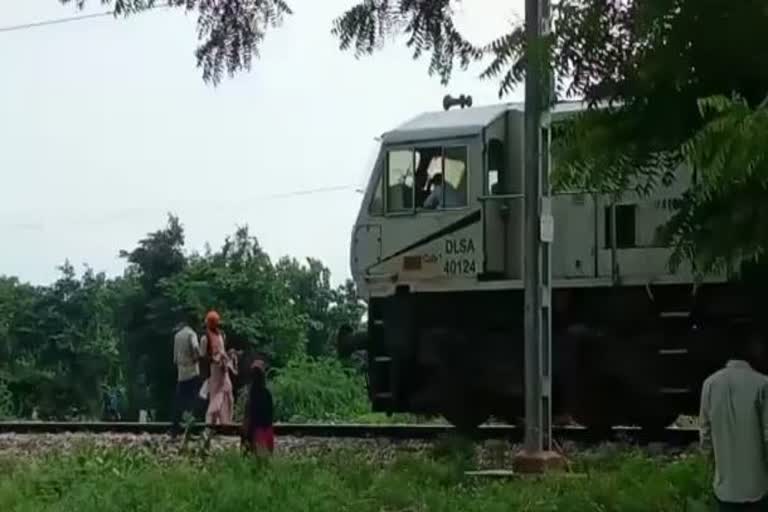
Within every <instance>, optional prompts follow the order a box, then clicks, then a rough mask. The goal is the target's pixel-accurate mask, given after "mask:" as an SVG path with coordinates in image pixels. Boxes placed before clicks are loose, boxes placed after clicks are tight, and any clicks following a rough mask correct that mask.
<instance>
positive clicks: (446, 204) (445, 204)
mask: <svg viewBox="0 0 768 512" xmlns="http://www.w3.org/2000/svg"><path fill="white" fill-rule="evenodd" d="M459 206H464V201H463V199H462V197H461V195H460V194H459V193H458V192H457V191H456V189H454V188H453V187H452V186H451V184H450V183H446V182H445V180H444V179H443V175H442V173H437V174H435V175H434V176H433V177H432V191H431V192H430V193H429V195H428V196H427V198H426V199H425V200H424V206H423V207H424V208H426V209H428V210H434V209H436V208H456V207H459Z"/></svg>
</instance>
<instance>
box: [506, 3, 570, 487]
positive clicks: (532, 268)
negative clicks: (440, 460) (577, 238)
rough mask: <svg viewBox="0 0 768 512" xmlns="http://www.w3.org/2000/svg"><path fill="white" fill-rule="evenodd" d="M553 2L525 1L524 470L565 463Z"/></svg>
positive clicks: (519, 465) (520, 459)
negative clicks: (554, 250) (556, 364)
mask: <svg viewBox="0 0 768 512" xmlns="http://www.w3.org/2000/svg"><path fill="white" fill-rule="evenodd" d="M551 10H552V9H551V4H550V0H526V2H525V31H526V45H527V52H528V59H527V63H526V75H525V141H524V142H525V238H524V244H525V268H524V271H525V277H524V283H525V446H524V449H523V451H522V452H521V453H520V454H519V455H518V456H517V458H516V459H515V469H516V470H517V471H521V472H542V471H545V470H548V469H553V468H557V467H560V466H562V464H563V462H564V461H563V459H562V457H560V456H558V455H557V454H555V453H554V452H552V448H551V447H552V400H551V398H552V386H551V382H552V374H551V373H552V364H551V362H552V350H551V349H552V340H551V337H552V327H551V326H552V312H551V307H550V305H551V297H552V291H551V264H550V248H551V244H552V240H553V237H554V223H553V219H552V208H551V202H550V186H549V167H550V165H549V162H550V147H549V146H550V144H549V142H550V136H549V105H550V104H551V96H548V95H551V94H553V91H552V90H551V88H550V86H551V84H552V83H553V81H552V72H551V70H550V66H549V60H548V59H547V58H545V56H544V52H543V38H545V37H546V36H547V35H549V33H550V30H551V24H552V20H551Z"/></svg>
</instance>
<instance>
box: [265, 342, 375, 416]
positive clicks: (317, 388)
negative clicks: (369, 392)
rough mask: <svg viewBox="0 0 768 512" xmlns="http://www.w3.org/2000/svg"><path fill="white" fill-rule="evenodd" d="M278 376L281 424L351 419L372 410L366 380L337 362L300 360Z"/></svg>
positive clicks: (277, 409)
mask: <svg viewBox="0 0 768 512" xmlns="http://www.w3.org/2000/svg"><path fill="white" fill-rule="evenodd" d="M275 373H276V375H275V377H274V378H273V381H272V392H273V395H274V400H275V416H276V419H277V420H278V421H308V420H316V421H334V420H350V419H353V418H355V417H357V416H360V415H363V414H366V413H367V412H368V411H369V410H370V406H369V404H368V398H367V396H366V394H365V388H366V385H365V380H364V379H363V377H361V376H360V375H358V374H356V373H355V372H353V371H352V370H350V369H348V368H345V367H344V366H342V364H341V363H340V362H339V361H337V360H335V359H330V358H309V357H302V358H297V359H294V360H292V361H291V362H289V363H288V365H287V366H285V367H284V368H281V369H280V370H279V371H277V372H275Z"/></svg>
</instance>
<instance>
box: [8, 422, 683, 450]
mask: <svg viewBox="0 0 768 512" xmlns="http://www.w3.org/2000/svg"><path fill="white" fill-rule="evenodd" d="M206 427H207V426H206V425H204V424H195V425H194V426H192V427H191V428H190V430H191V431H192V432H193V433H197V432H200V431H202V430H203V429H204V428H206ZM208 428H211V429H212V430H214V431H215V432H216V433H217V434H219V435H225V436H236V435H238V434H239V428H240V427H239V425H224V426H208ZM169 429H170V424H169V423H127V422H123V423H107V422H39V421H35V422H33V421H29V422H27V421H21V422H0V434H3V433H5V434H8V433H15V434H60V433H65V432H72V433H102V434H105V433H116V434H117V433H121V434H144V433H146V434H164V433H167V432H168V431H169ZM452 432H456V430H455V429H454V428H453V427H451V426H448V425H365V424H327V423H326V424H316V423H278V424H276V425H275V434H276V435H278V436H294V437H324V438H383V439H392V440H406V439H420V440H429V439H435V438H438V437H440V436H443V435H446V434H450V433H452ZM552 434H553V437H554V438H555V439H556V440H558V441H572V442H578V443H585V444H597V443H600V442H605V441H616V440H621V441H626V442H630V443H633V444H640V445H644V444H649V443H663V444H666V445H673V446H687V445H690V444H692V443H695V442H696V441H697V440H698V430H696V429H690V428H668V429H665V430H663V431H657V432H647V431H643V430H641V429H638V428H633V427H615V428H613V429H612V431H611V432H610V433H602V434H599V433H596V432H594V431H590V430H587V429H585V428H582V427H576V426H573V427H570V426H568V427H556V428H553V430H552ZM473 437H475V438H476V439H478V440H488V439H505V440H509V441H512V442H521V441H522V438H523V430H522V429H520V428H519V427H515V426H511V425H484V426H481V427H480V428H478V429H477V431H476V432H475V433H474V436H473Z"/></svg>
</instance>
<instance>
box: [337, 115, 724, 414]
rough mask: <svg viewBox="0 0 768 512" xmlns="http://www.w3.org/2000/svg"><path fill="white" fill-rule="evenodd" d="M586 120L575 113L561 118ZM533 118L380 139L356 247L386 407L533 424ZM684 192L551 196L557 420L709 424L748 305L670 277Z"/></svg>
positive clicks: (427, 123) (472, 120)
mask: <svg viewBox="0 0 768 512" xmlns="http://www.w3.org/2000/svg"><path fill="white" fill-rule="evenodd" d="M580 108H582V107H581V105H580V104H576V103H566V104H560V105H558V106H557V107H556V108H555V109H554V110H553V112H552V114H551V122H552V123H557V122H558V120H560V119H562V118H563V116H567V115H569V113H573V112H575V111H578V110H579V109H580ZM523 113H524V112H523V105H522V104H500V105H492V106H483V107H476V108H467V109H460V110H448V111H444V112H433V113H426V114H422V115H420V116H418V117H416V118H415V119H413V120H411V121H409V122H407V123H405V124H404V125H402V126H400V127H398V128H397V129H395V130H393V131H390V132H388V133H385V134H384V135H383V136H382V138H381V148H380V151H379V154H378V157H377V159H376V161H375V165H374V168H373V169H372V172H371V175H370V179H369V182H368V186H367V189H366V191H365V195H364V197H363V201H362V206H361V208H360V212H359V215H358V218H357V222H356V224H355V226H354V229H353V234H352V245H351V268H352V274H353V277H354V280H355V282H356V285H357V287H358V291H359V292H360V294H361V296H362V297H363V298H364V299H365V300H366V301H367V302H368V306H369V312H368V330H367V332H366V333H363V334H359V335H357V336H356V337H355V336H353V337H346V338H345V340H346V341H347V345H349V347H352V348H365V349H366V350H367V352H368V363H369V366H368V372H369V393H370V397H371V400H372V403H373V406H374V409H375V410H381V411H391V412H396V411H408V412H416V413H425V414H443V415H445V416H446V417H447V418H448V419H449V420H450V421H451V422H453V423H455V424H457V425H459V426H465V427H473V426H475V425H477V424H479V423H481V422H482V421H484V420H485V419H487V418H488V417H489V416H495V417H500V418H504V419H508V420H515V419H516V418H519V417H520V416H522V413H523V410H522V404H523V392H522V391H523V390H522V386H523V375H522V368H523V308H524V304H523V280H522V279H523V248H524V244H523V236H524V235H523V227H524V216H523V215H524V214H523V212H524V208H523V197H522V193H523V190H524V172H523ZM544 133H545V135H546V134H547V133H548V131H547V130H546V129H545V132H544ZM548 139H549V137H545V141H547V140H548ZM544 149H545V150H547V151H548V145H547V144H545V148H544ZM681 174H682V173H681ZM685 187H686V183H685V182H683V181H678V182H676V183H674V184H672V185H671V186H669V187H667V188H664V189H659V190H657V191H656V192H655V193H654V194H653V195H652V196H651V197H640V196H638V195H636V194H635V193H630V192H628V193H626V194H624V196H623V197H621V199H620V200H619V201H615V200H614V199H612V198H611V197H608V196H601V195H595V194H590V193H581V192H579V191H575V192H568V193H559V194H556V195H554V196H553V197H552V212H553V217H554V227H553V228H554V230H553V231H554V242H553V244H552V248H551V250H552V282H553V296H552V301H553V302H552V311H553V365H554V384H553V385H554V389H553V396H554V400H555V402H554V403H553V407H554V409H555V412H556V413H563V414H566V413H567V414H569V415H571V416H573V417H574V418H576V419H577V421H579V422H580V423H583V424H587V425H589V426H595V427H598V426H603V427H604V426H607V425H610V424H617V423H623V424H626V423H635V424H641V425H644V426H647V427H651V426H653V427H658V426H664V425H665V424H668V423H669V422H671V421H672V420H674V418H675V417H676V416H677V415H678V413H690V412H695V410H696V407H697V396H696V394H697V392H698V389H699V385H700V382H701V380H702V379H703V377H704V376H705V375H706V373H707V372H708V371H710V370H711V369H712V368H714V367H716V366H717V365H718V364H719V356H720V354H719V353H718V348H717V343H715V342H714V341H707V340H714V339H719V336H718V333H719V332H720V329H722V328H724V327H725V324H726V322H727V321H729V320H730V319H731V317H732V316H734V314H735V313H734V307H735V309H736V310H738V309H739V306H738V305H736V306H734V305H735V304H738V300H736V299H733V297H731V298H730V299H727V300H725V299H723V297H725V296H726V295H728V294H725V295H724V294H723V291H727V290H729V289H730V285H729V284H728V283H727V282H726V280H725V279H724V278H722V277H710V278H709V279H708V280H705V281H704V282H703V283H700V284H699V285H698V286H696V285H694V278H693V275H692V272H691V270H690V267H686V266H685V265H683V266H682V267H681V268H679V269H678V270H677V271H676V272H671V271H670V270H669V266H668V259H669V255H670V249H669V248H667V247H664V246H662V245H660V244H659V243H658V242H657V239H658V236H657V230H658V228H659V227H660V226H662V225H663V224H664V223H665V221H666V220H667V219H668V218H669V215H670V214H671V212H670V211H669V209H668V208H666V207H665V205H664V204H663V203H664V201H662V200H663V199H669V198H673V197H678V196H679V195H680V193H681V192H682V191H683V190H684V188H685ZM729 296H732V294H731V295H729ZM342 341H344V340H342ZM353 345H354V347H353ZM622 404H623V405H622Z"/></svg>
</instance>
